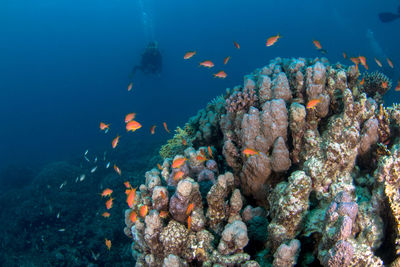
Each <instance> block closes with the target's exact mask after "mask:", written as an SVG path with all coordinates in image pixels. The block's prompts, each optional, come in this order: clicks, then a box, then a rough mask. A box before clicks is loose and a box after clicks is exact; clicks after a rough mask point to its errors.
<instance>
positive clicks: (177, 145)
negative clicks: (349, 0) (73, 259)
mask: <svg viewBox="0 0 400 267" xmlns="http://www.w3.org/2000/svg"><path fill="white" fill-rule="evenodd" d="M359 76H360V73H359V71H358V68H357V67H355V66H349V67H347V66H344V65H342V64H340V63H337V64H330V63H329V62H328V61H327V60H326V59H324V58H321V59H318V58H316V59H304V58H298V59H281V58H276V59H275V60H272V61H271V62H270V64H269V65H267V66H265V67H263V68H260V69H257V70H255V71H254V72H253V73H251V74H249V75H246V76H245V78H244V84H243V86H236V87H234V89H233V90H227V94H226V95H225V96H219V97H217V98H216V99H215V100H213V101H212V102H211V103H209V104H208V105H207V107H206V108H205V109H203V110H201V111H199V113H198V114H197V115H196V116H195V117H193V118H191V119H190V120H189V122H188V124H186V126H185V129H184V130H182V129H180V128H178V130H177V134H176V135H175V136H174V138H173V139H171V140H170V141H168V144H167V145H166V146H164V147H163V148H162V152H161V153H162V155H163V157H164V162H163V163H162V164H161V172H160V171H158V170H156V169H153V170H151V171H149V172H147V173H146V183H145V184H143V185H142V186H140V187H139V190H138V192H137V195H136V199H135V203H134V205H133V207H131V208H130V209H128V210H127V211H126V221H125V223H126V227H125V230H124V231H125V234H126V235H127V236H129V237H130V238H132V240H133V245H132V254H133V255H134V256H135V257H136V265H137V266H145V265H146V266H172V265H174V266H198V265H199V264H200V265H203V266H239V265H240V266H259V264H260V265H262V266H265V265H272V266H294V265H296V264H300V265H303V266H306V265H308V264H316V265H318V264H319V265H322V266H360V267H361V266H383V261H385V264H386V263H388V264H389V263H390V262H391V261H394V260H395V258H396V257H398V256H399V254H400V226H399V225H400V207H399V204H398V203H400V193H399V190H398V188H399V186H400V184H399V183H400V182H399V181H400V180H399V175H400V152H399V151H400V138H399V137H398V136H399V132H400V131H399V128H400V108H399V106H398V105H394V106H393V107H388V108H386V107H383V105H381V104H382V97H383V95H384V94H385V93H386V91H387V90H389V89H390V86H391V82H390V80H389V79H388V78H387V77H386V76H384V75H383V74H380V73H371V74H365V75H364V76H363V77H364V82H361V81H360V77H359ZM182 139H185V141H186V142H187V143H186V145H184V144H183V142H182ZM176 162H181V164H174V163H176ZM173 165H174V167H173ZM144 205H147V206H148V209H149V213H148V214H147V215H146V216H145V217H144V218H142V217H140V216H138V218H137V219H136V221H134V222H132V220H130V216H129V215H130V214H131V212H132V211H136V212H138V211H139V209H140V207H142V206H144ZM167 212H168V214H167V215H166V213H167ZM161 214H163V215H161ZM388 220H389V221H390V223H389V224H387V225H386V224H385V222H386V221H388ZM386 227H388V229H389V230H386V229H387V228H386ZM383 247H385V248H390V249H382V248H383ZM260 255H262V256H260ZM251 258H255V259H257V260H258V261H259V263H257V262H255V261H252V260H251Z"/></svg>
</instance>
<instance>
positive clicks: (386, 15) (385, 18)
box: [378, 6, 400, 23]
mask: <svg viewBox="0 0 400 267" xmlns="http://www.w3.org/2000/svg"><path fill="white" fill-rule="evenodd" d="M378 16H379V20H380V21H382V22H383V23H386V22H391V21H394V20H395V19H398V18H400V6H399V7H398V8H397V13H391V12H383V13H379V14H378Z"/></svg>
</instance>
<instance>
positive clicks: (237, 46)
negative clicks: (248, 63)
mask: <svg viewBox="0 0 400 267" xmlns="http://www.w3.org/2000/svg"><path fill="white" fill-rule="evenodd" d="M233 45H234V46H235V47H236V49H240V45H239V44H238V43H237V42H236V41H233Z"/></svg>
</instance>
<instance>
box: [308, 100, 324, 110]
mask: <svg viewBox="0 0 400 267" xmlns="http://www.w3.org/2000/svg"><path fill="white" fill-rule="evenodd" d="M319 103H321V99H320V98H317V99H311V100H310V101H308V103H307V109H315V107H316V106H317V105H318V104H319Z"/></svg>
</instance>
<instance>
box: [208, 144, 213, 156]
mask: <svg viewBox="0 0 400 267" xmlns="http://www.w3.org/2000/svg"><path fill="white" fill-rule="evenodd" d="M207 149H208V155H210V157H212V158H214V157H213V154H212V150H211V147H210V146H208V147H207Z"/></svg>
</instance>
